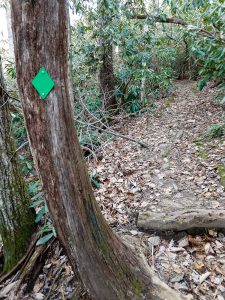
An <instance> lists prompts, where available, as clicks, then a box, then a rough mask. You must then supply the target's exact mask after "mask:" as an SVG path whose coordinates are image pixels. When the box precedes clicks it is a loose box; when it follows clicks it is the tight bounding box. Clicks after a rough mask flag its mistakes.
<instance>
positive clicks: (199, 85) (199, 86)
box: [197, 79, 207, 91]
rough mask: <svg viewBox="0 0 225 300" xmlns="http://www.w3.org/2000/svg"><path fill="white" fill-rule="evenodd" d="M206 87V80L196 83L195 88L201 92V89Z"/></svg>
mask: <svg viewBox="0 0 225 300" xmlns="http://www.w3.org/2000/svg"><path fill="white" fill-rule="evenodd" d="M206 85H207V81H206V80H204V79H203V80H200V81H199V82H198V83H197V87H198V88H199V90H200V91H201V90H203V88H204V87H205V86H206Z"/></svg>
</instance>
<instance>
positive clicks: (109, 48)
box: [98, 0, 118, 111]
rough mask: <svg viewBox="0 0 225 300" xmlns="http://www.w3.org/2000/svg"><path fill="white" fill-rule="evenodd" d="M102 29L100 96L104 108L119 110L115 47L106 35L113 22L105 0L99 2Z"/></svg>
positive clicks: (100, 38)
mask: <svg viewBox="0 0 225 300" xmlns="http://www.w3.org/2000/svg"><path fill="white" fill-rule="evenodd" d="M98 10H99V20H98V26H99V29H100V32H101V34H100V37H99V46H100V51H101V63H100V69H99V84H100V94H101V99H102V104H103V108H104V109H106V110H108V111H110V110H115V109H116V108H117V106H118V105H117V101H116V97H115V90H116V88H115V76H114V71H113V45H112V42H111V40H110V39H109V37H108V36H107V35H106V34H105V33H104V29H105V27H106V26H108V24H109V22H112V16H111V13H110V10H109V9H108V8H107V4H106V3H105V2H104V1H103V0H98Z"/></svg>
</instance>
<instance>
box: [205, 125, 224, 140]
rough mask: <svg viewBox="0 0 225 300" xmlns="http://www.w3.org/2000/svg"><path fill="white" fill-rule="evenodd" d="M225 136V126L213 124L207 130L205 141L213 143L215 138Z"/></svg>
mask: <svg viewBox="0 0 225 300" xmlns="http://www.w3.org/2000/svg"><path fill="white" fill-rule="evenodd" d="M224 134H225V124H213V125H212V126H210V127H209V128H207V130H206V132H205V133H204V135H203V139H204V140H207V141H211V140H212V139H214V138H219V137H221V136H223V135H224Z"/></svg>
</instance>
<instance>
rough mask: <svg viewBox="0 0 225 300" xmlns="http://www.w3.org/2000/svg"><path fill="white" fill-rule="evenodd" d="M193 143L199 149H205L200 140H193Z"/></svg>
mask: <svg viewBox="0 0 225 300" xmlns="http://www.w3.org/2000/svg"><path fill="white" fill-rule="evenodd" d="M193 143H194V144H195V145H196V146H198V147H200V148H203V147H205V144H204V143H203V141H202V140H194V141H193Z"/></svg>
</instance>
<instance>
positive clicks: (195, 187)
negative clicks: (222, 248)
mask: <svg viewBox="0 0 225 300" xmlns="http://www.w3.org/2000/svg"><path fill="white" fill-rule="evenodd" d="M214 94H215V91H213V90H210V89H208V90H206V91H204V92H199V91H198V90H197V88H196V83H194V82H190V81H179V82H177V83H176V90H175V92H174V95H173V96H171V97H169V98H166V99H162V100H160V101H159V102H157V106H156V109H155V113H153V114H149V113H148V114H144V115H142V116H141V117H137V118H131V119H130V120H129V121H128V122H126V125H125V126H124V124H123V125H122V127H121V125H119V126H118V130H120V132H122V133H124V134H128V135H133V136H135V137H136V138H139V139H141V140H144V141H145V142H146V143H148V144H149V145H150V149H144V148H140V146H139V145H135V144H134V143H132V142H130V141H125V140H117V141H114V142H111V143H110V144H109V145H108V146H107V147H106V149H105V150H104V159H103V160H102V161H101V162H98V163H93V164H92V168H91V169H92V170H94V172H96V173H98V174H99V176H100V180H101V181H102V182H103V185H102V187H101V188H100V189H99V190H97V191H96V196H97V199H98V200H99V202H100V204H101V206H102V209H103V212H105V215H106V217H108V219H109V220H111V221H112V222H113V220H112V218H113V219H114V218H115V219H116V221H119V223H127V222H129V221H130V220H131V219H132V216H131V215H132V213H133V212H135V211H139V210H146V209H150V210H152V211H166V210H176V209H182V208H193V207H199V208H206V207H207V208H217V207H218V208H224V204H225V192H224V188H223V186H222V185H221V182H220V178H219V176H218V170H217V169H218V166H219V165H220V164H222V165H224V163H225V143H224V141H223V140H222V138H220V139H213V140H212V141H209V142H202V141H198V142H196V140H198V139H199V138H200V136H201V135H202V134H203V133H204V132H205V131H206V129H207V128H208V127H210V126H211V125H212V124H217V123H222V122H224V112H223V111H222V109H221V107H219V106H216V105H215V104H213V102H212V101H211V98H212V96H213V95H214ZM112 199H113V201H112ZM130 216H131V217H130ZM114 221H115V220H114Z"/></svg>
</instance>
